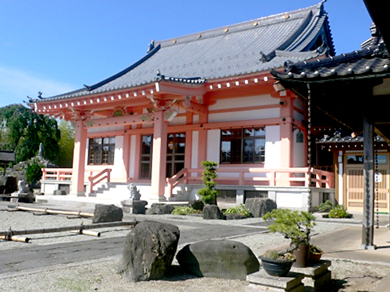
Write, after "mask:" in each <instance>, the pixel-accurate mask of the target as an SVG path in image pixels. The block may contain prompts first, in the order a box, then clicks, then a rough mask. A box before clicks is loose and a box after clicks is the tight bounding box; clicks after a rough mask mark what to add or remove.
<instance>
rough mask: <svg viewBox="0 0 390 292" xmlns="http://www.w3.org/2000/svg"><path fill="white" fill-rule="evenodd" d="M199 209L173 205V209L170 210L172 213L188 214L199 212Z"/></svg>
mask: <svg viewBox="0 0 390 292" xmlns="http://www.w3.org/2000/svg"><path fill="white" fill-rule="evenodd" d="M200 213H201V211H199V210H195V209H194V208H192V207H189V206H175V208H174V209H173V211H172V212H171V214H172V215H188V214H200Z"/></svg>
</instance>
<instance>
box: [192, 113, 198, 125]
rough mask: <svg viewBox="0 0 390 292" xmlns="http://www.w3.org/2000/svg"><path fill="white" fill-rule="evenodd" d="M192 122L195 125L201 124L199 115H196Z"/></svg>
mask: <svg viewBox="0 0 390 292" xmlns="http://www.w3.org/2000/svg"><path fill="white" fill-rule="evenodd" d="M192 122H193V123H194V124H197V123H199V115H194V116H193V118H192Z"/></svg>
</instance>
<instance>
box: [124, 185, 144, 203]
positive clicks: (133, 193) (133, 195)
mask: <svg viewBox="0 0 390 292" xmlns="http://www.w3.org/2000/svg"><path fill="white" fill-rule="evenodd" d="M127 188H128V189H129V190H130V200H134V201H139V200H140V199H141V194H140V192H139V191H138V189H137V187H136V185H135V184H133V183H130V184H129V185H128V186H127Z"/></svg>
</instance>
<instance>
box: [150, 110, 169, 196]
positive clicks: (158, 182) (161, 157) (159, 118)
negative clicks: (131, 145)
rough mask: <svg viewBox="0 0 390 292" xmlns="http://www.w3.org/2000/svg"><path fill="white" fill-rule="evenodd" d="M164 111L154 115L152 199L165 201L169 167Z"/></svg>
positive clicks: (166, 124)
mask: <svg viewBox="0 0 390 292" xmlns="http://www.w3.org/2000/svg"><path fill="white" fill-rule="evenodd" d="M167 129H168V123H167V122H166V121H164V111H160V112H156V113H155V114H154V129H153V130H154V132H153V158H152V159H153V161H152V165H153V167H152V199H157V200H159V201H162V200H165V197H164V194H165V182H166V167H167V133H168V131H167Z"/></svg>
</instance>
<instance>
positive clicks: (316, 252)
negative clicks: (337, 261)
mask: <svg viewBox="0 0 390 292" xmlns="http://www.w3.org/2000/svg"><path fill="white" fill-rule="evenodd" d="M323 253H324V252H323V251H322V249H321V248H320V247H318V246H317V245H314V244H311V245H310V248H309V260H310V261H311V262H313V263H317V262H319V261H320V259H321V256H322V254H323Z"/></svg>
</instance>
